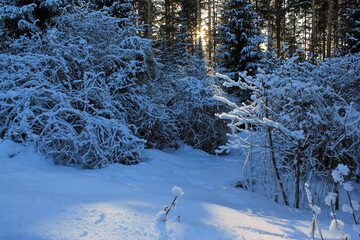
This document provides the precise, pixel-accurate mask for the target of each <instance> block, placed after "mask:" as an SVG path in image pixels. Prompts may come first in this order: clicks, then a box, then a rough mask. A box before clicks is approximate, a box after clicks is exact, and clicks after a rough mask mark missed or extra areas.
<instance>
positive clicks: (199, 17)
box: [197, 0, 202, 46]
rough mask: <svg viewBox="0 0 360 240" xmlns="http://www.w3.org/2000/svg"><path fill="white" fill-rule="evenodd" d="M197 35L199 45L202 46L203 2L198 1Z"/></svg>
mask: <svg viewBox="0 0 360 240" xmlns="http://www.w3.org/2000/svg"><path fill="white" fill-rule="evenodd" d="M197 29H198V32H197V35H198V40H199V42H198V44H199V46H201V41H202V39H201V0H197Z"/></svg>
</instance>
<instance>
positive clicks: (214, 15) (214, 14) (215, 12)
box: [212, 0, 218, 62]
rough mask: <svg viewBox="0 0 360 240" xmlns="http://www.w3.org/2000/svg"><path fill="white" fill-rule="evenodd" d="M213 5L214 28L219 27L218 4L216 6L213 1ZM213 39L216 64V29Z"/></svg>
mask: <svg viewBox="0 0 360 240" xmlns="http://www.w3.org/2000/svg"><path fill="white" fill-rule="evenodd" d="M212 3H213V10H212V12H213V18H214V26H217V24H218V19H217V11H216V4H215V0H212ZM212 37H213V46H212V47H213V56H214V62H215V56H216V44H217V42H216V27H214V28H213V33H212Z"/></svg>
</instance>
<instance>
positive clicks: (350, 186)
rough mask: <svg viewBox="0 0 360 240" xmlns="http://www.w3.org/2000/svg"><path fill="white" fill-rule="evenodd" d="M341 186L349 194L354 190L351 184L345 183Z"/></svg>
mask: <svg viewBox="0 0 360 240" xmlns="http://www.w3.org/2000/svg"><path fill="white" fill-rule="evenodd" d="M342 186H343V187H344V189H345V191H347V192H351V191H352V190H353V189H354V188H353V186H352V185H351V182H345V183H343V184H342Z"/></svg>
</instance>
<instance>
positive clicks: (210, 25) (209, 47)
mask: <svg viewBox="0 0 360 240" xmlns="http://www.w3.org/2000/svg"><path fill="white" fill-rule="evenodd" d="M211 3H212V0H208V19H209V20H208V21H209V22H208V28H209V30H208V55H209V62H210V63H211V62H212V14H211V7H212V6H211V5H212V4H211Z"/></svg>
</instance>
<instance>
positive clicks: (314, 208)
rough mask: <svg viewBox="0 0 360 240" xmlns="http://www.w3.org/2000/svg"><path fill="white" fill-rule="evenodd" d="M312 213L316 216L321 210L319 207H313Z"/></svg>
mask: <svg viewBox="0 0 360 240" xmlns="http://www.w3.org/2000/svg"><path fill="white" fill-rule="evenodd" d="M312 209H313V211H314V213H315V214H316V215H319V214H320V213H321V208H320V207H319V206H316V205H315V206H313V208H312Z"/></svg>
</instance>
